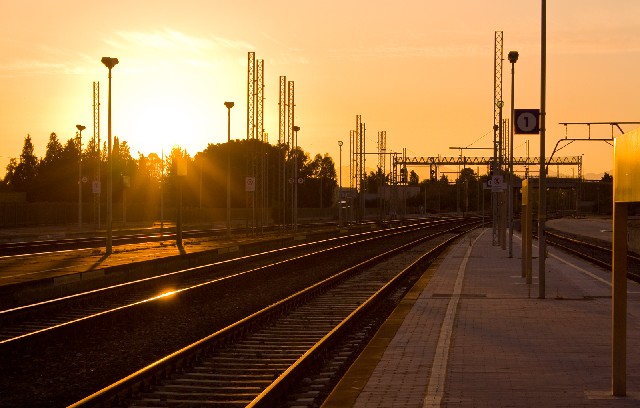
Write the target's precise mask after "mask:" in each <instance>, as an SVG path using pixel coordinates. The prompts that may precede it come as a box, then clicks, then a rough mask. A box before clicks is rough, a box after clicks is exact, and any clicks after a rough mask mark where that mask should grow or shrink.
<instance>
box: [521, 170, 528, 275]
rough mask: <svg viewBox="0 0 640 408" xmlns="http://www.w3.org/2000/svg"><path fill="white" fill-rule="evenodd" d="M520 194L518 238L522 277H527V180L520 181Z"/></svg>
mask: <svg viewBox="0 0 640 408" xmlns="http://www.w3.org/2000/svg"><path fill="white" fill-rule="evenodd" d="M520 192H521V193H522V209H521V210H520V237H521V238H522V239H521V242H522V262H521V264H522V265H521V269H522V277H523V278H524V277H525V276H527V240H526V236H527V228H528V227H529V223H528V221H527V207H528V204H529V199H528V197H529V183H528V180H522V189H520Z"/></svg>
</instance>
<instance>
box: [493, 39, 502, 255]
mask: <svg viewBox="0 0 640 408" xmlns="http://www.w3.org/2000/svg"><path fill="white" fill-rule="evenodd" d="M502 59H503V51H502V31H496V32H495V40H494V59H493V74H494V75H493V166H492V167H493V171H494V172H497V173H500V172H501V170H502V169H499V168H498V166H501V165H502V160H500V161H498V158H499V157H500V158H502V132H501V129H502V123H501V122H502V106H503V101H502ZM499 207H500V200H499V195H498V193H495V192H492V193H491V213H492V224H493V225H492V244H493V245H497V244H498V238H499V236H498V235H500V236H502V234H500V232H499V231H498V229H499V228H498V227H499V225H498V214H499Z"/></svg>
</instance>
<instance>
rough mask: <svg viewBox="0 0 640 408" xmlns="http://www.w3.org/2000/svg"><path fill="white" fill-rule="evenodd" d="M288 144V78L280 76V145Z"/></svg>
mask: <svg viewBox="0 0 640 408" xmlns="http://www.w3.org/2000/svg"><path fill="white" fill-rule="evenodd" d="M285 143H287V77H286V76H280V95H279V98H278V144H280V145H283V144H285Z"/></svg>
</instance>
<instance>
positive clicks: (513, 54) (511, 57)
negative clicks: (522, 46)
mask: <svg viewBox="0 0 640 408" xmlns="http://www.w3.org/2000/svg"><path fill="white" fill-rule="evenodd" d="M508 58H509V62H510V63H512V64H515V63H516V61H518V51H509V55H508Z"/></svg>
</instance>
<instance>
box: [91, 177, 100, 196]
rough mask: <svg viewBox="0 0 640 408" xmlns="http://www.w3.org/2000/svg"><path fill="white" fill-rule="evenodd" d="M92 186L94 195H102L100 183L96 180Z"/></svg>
mask: <svg viewBox="0 0 640 408" xmlns="http://www.w3.org/2000/svg"><path fill="white" fill-rule="evenodd" d="M91 186H92V187H93V194H100V182H99V181H98V180H94V181H93V183H91Z"/></svg>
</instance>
